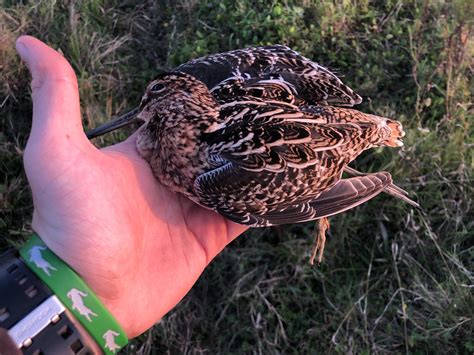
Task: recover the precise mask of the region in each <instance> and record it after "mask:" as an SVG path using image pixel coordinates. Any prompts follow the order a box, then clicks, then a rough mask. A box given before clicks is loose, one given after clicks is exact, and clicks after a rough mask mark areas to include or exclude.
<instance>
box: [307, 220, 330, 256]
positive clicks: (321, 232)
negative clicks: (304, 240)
mask: <svg viewBox="0 0 474 355" xmlns="http://www.w3.org/2000/svg"><path fill="white" fill-rule="evenodd" d="M328 229H329V219H327V218H326V217H323V218H321V219H319V221H318V232H317V233H316V234H315V236H314V237H315V239H314V247H313V253H312V254H311V259H310V260H309V262H310V264H311V265H314V259H315V258H316V255H318V264H321V261H322V260H323V253H324V247H325V245H326V231H327V230H328Z"/></svg>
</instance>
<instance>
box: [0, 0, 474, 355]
mask: <svg viewBox="0 0 474 355" xmlns="http://www.w3.org/2000/svg"><path fill="white" fill-rule="evenodd" d="M74 3H75V2H73V1H53V0H44V1H41V2H36V1H22V2H17V1H6V0H4V1H3V2H2V4H3V5H0V6H2V7H1V8H0V69H1V73H2V82H1V83H0V110H1V111H0V112H1V120H0V168H1V175H0V206H1V208H0V232H1V235H2V236H9V237H7V238H4V239H2V241H1V245H2V247H6V246H7V245H18V244H19V243H20V241H21V240H22V239H23V238H24V237H26V236H27V235H28V234H29V233H30V232H31V227H30V224H29V223H30V219H31V213H32V201H31V196H30V192H29V190H28V185H27V181H26V178H25V175H24V173H23V169H22V150H23V148H24V146H25V142H26V139H27V136H28V132H29V126H30V121H31V99H30V97H29V86H28V82H29V77H28V73H27V71H26V69H25V67H24V66H23V65H22V64H21V63H20V61H19V59H18V57H17V55H16V53H15V51H14V40H15V38H16V37H17V36H18V35H20V34H25V33H28V34H32V35H35V36H37V37H38V38H40V39H42V40H43V41H45V42H47V43H49V44H50V45H52V46H53V47H55V48H57V49H60V50H61V51H62V52H63V53H64V55H65V56H66V58H68V59H69V60H70V62H71V63H72V65H73V67H74V69H75V70H76V73H77V76H78V79H79V86H80V92H81V105H82V114H83V118H84V125H85V126H86V127H92V126H95V125H96V124H98V123H99V122H102V121H104V120H106V119H107V118H108V117H110V116H111V115H115V114H118V113H121V112H123V111H125V110H126V109H128V108H131V107H133V106H134V105H135V104H137V103H138V101H139V99H140V96H141V93H142V91H143V88H144V86H145V84H146V83H147V81H149V80H150V79H151V78H153V77H154V76H155V75H156V74H158V73H159V72H162V71H164V70H167V69H171V68H173V67H174V66H175V65H178V64H180V63H182V62H184V61H186V60H188V59H190V58H192V57H196V56H200V55H204V54H207V53H213V52H218V51H225V50H229V49H234V48H239V47H244V46H248V45H258V44H270V43H283V44H287V45H289V46H291V47H292V48H294V49H296V50H298V51H300V52H301V53H302V54H304V55H305V56H307V57H310V58H313V59H314V60H316V61H318V62H319V63H321V64H323V65H325V66H328V67H330V68H331V69H334V70H337V72H338V73H339V74H341V75H343V76H344V81H345V82H347V83H348V84H349V85H350V86H351V87H352V88H354V89H355V90H356V91H357V92H358V93H359V94H361V95H362V96H363V97H364V103H363V104H362V105H360V109H361V110H364V111H366V112H373V113H378V114H381V115H385V116H388V117H394V118H397V119H399V120H401V121H402V123H403V124H404V126H405V128H406V129H405V130H406V131H407V137H406V139H405V146H404V147H403V148H402V149H398V150H397V149H388V148H385V149H373V150H371V151H369V152H367V153H366V154H364V155H363V156H362V157H360V159H358V161H357V162H356V165H355V167H357V168H358V169H360V170H364V171H377V170H388V171H390V172H391V173H392V174H393V176H394V178H395V180H396V181H397V182H398V183H399V184H400V186H402V187H404V188H406V189H407V190H409V191H410V192H411V194H412V195H413V196H416V198H417V200H418V201H419V202H420V203H421V205H422V206H423V208H424V212H419V211H414V210H412V209H411V208H410V207H409V206H407V205H405V204H403V203H402V202H400V201H397V200H394V199H393V198H390V197H388V196H381V197H378V198H376V199H374V200H372V201H370V202H368V203H366V204H365V205H363V206H361V207H359V208H356V209H354V210H351V211H349V212H346V213H344V214H342V215H339V216H336V217H334V218H332V219H331V223H332V228H331V235H330V237H329V240H328V244H327V247H326V252H325V260H324V262H323V264H322V265H321V266H319V267H318V266H311V265H309V263H308V259H309V254H310V251H311V246H312V242H313V240H312V233H313V231H312V229H313V224H311V223H309V224H306V225H295V226H284V227H280V228H271V229H259V230H252V231H250V232H249V233H247V235H246V236H244V237H242V238H240V239H238V240H237V241H236V242H234V243H233V244H232V245H231V246H230V247H229V248H227V249H226V250H225V251H224V252H223V253H222V254H221V255H220V256H219V257H218V258H216V260H215V261H214V262H213V263H212V264H211V266H210V267H209V268H208V270H207V271H206V272H205V273H204V275H203V276H202V277H201V279H200V280H199V281H198V283H197V284H196V286H195V287H194V288H193V290H192V291H191V292H190V294H189V295H188V296H187V297H186V298H185V299H184V300H183V301H182V302H181V303H180V304H179V305H178V306H177V307H176V308H175V309H174V310H173V311H171V312H170V313H169V314H168V315H167V316H166V317H165V318H164V319H163V320H162V321H161V322H160V323H159V324H157V325H156V326H155V327H154V328H152V329H150V330H149V331H148V332H147V333H145V334H143V335H142V336H141V337H139V338H138V339H137V340H135V341H133V342H132V344H131V345H130V346H129V348H128V349H127V350H126V351H125V352H126V353H135V352H137V351H139V350H140V351H142V353H145V354H151V353H204V352H207V353H333V352H337V353H350V352H352V353H366V354H368V353H389V352H397V353H419V354H421V353H443V354H446V353H460V354H463V353H466V354H467V353H472V352H473V351H474V340H473V338H472V334H473V333H474V329H473V328H474V327H473V324H474V322H473V320H472V315H473V314H474V298H473V295H472V287H473V278H474V277H473V260H474V248H473V247H472V239H473V237H474V232H473V231H474V222H473V221H474V214H473V212H472V204H473V197H474V194H473V190H474V189H473V185H474V184H473V181H472V171H473V167H474V156H473V149H472V147H473V144H474V132H473V112H472V102H471V100H472V92H473V82H472V77H473V72H472V71H473V67H472V57H473V54H474V45H473V41H472V39H471V37H472V35H473V28H472V22H470V21H472V19H473V18H474V6H473V3H472V1H469V0H464V1H463V0H457V1H456V0H454V1H441V0H439V1H394V0H390V1H384V2H381V1H380V2H371V3H369V2H368V1H355V0H353V1H349V0H344V1H328V0H324V1H321V2H316V1H314V2H311V1H303V0H301V1H285V2H278V1H250V0H241V1H236V2H234V1H222V2H221V1H217V0H207V1H197V0H181V1H178V2H172V1H161V2H159V3H160V4H161V5H157V4H154V2H146V3H142V2H139V1H132V0H129V1H123V2H117V3H115V2H113V1H99V0H96V1H83V2H77V3H76V4H74ZM157 3H158V2H157ZM123 138H124V133H116V134H112V135H110V136H108V137H105V138H103V139H102V141H101V143H102V144H104V145H106V144H111V143H112V142H115V141H118V140H120V139H123Z"/></svg>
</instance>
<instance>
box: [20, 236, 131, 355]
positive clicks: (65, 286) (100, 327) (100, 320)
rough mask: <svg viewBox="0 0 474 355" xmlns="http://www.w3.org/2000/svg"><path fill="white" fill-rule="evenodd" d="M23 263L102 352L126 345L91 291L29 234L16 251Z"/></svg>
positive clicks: (118, 327)
mask: <svg viewBox="0 0 474 355" xmlns="http://www.w3.org/2000/svg"><path fill="white" fill-rule="evenodd" d="M20 255H21V256H22V258H23V261H24V262H25V263H26V264H27V265H28V267H29V268H30V270H32V271H33V272H34V273H35V274H36V276H37V277H38V278H39V279H41V280H42V281H43V282H44V283H45V284H46V285H47V286H48V288H49V289H50V290H51V291H52V292H53V293H54V294H55V296H56V297H57V298H58V299H59V300H60V301H61V302H62V304H63V305H64V306H65V307H66V308H67V309H68V310H69V311H70V312H71V313H72V314H73V316H74V317H75V319H76V320H78V321H79V323H80V324H81V325H82V326H83V327H84V328H85V329H86V330H87V332H88V333H89V334H90V335H91V336H92V338H94V340H95V341H96V343H97V344H98V345H99V346H100V347H101V348H102V350H103V351H104V353H106V354H112V353H115V352H116V351H117V350H118V349H120V348H121V347H124V346H125V345H126V344H127V341H128V339H127V337H126V335H125V332H124V330H123V329H122V328H121V326H120V325H119V324H118V323H117V321H116V320H115V318H114V317H113V315H112V314H111V313H110V312H109V311H108V309H107V308H106V307H105V306H104V305H103V303H102V302H101V300H100V298H98V297H97V296H96V295H95V293H94V292H93V290H92V289H91V288H90V287H89V286H88V285H87V284H86V283H85V282H84V281H83V280H82V279H81V277H80V276H79V275H78V274H77V273H75V272H74V271H73V270H72V269H71V268H70V267H69V266H68V265H67V264H66V263H65V262H64V261H63V260H61V259H59V258H58V257H57V256H56V255H55V254H54V253H53V252H52V251H51V250H50V249H49V248H48V247H47V246H46V245H45V244H44V243H43V241H42V240H41V239H40V238H39V237H38V236H35V235H33V236H32V237H31V238H30V240H29V241H28V242H27V243H26V244H25V246H24V247H23V248H22V249H21V250H20Z"/></svg>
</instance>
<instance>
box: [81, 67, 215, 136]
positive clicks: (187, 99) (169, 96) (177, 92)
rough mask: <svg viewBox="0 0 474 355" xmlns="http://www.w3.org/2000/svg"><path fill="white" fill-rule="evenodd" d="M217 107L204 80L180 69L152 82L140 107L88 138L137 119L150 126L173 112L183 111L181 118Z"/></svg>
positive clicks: (171, 115)
mask: <svg viewBox="0 0 474 355" xmlns="http://www.w3.org/2000/svg"><path fill="white" fill-rule="evenodd" d="M215 106H216V102H215V100H214V99H213V97H212V95H211V94H210V93H209V90H208V88H207V87H206V86H205V85H204V84H203V83H202V82H201V81H199V80H197V79H196V78H194V77H193V76H191V75H188V74H184V73H180V72H171V73H165V74H161V75H159V76H158V77H157V78H155V79H154V80H153V81H151V82H150V83H149V84H148V86H147V88H146V90H145V93H144V95H143V96H142V99H141V102H140V105H139V106H138V107H137V108H135V109H133V110H131V111H130V112H128V113H126V114H124V115H122V116H120V117H118V118H116V119H114V120H112V121H109V122H107V123H104V124H103V125H101V126H99V127H96V128H94V129H92V130H90V131H89V132H87V137H88V138H89V139H91V138H95V137H98V136H100V135H103V134H105V133H108V132H111V131H114V130H116V129H118V128H121V127H124V126H127V125H129V124H131V123H134V122H142V123H143V124H144V125H146V124H147V123H148V122H150V121H152V120H156V121H162V120H166V119H169V120H173V119H176V115H173V114H171V113H177V112H182V113H183V115H181V117H184V116H193V113H196V114H197V115H196V116H199V114H201V113H204V112H205V111H206V110H209V108H214V107H215ZM169 123H170V124H172V122H169Z"/></svg>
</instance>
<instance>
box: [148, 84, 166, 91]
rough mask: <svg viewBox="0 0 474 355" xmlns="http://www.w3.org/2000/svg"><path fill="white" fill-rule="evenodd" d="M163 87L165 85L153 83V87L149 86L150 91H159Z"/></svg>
mask: <svg viewBox="0 0 474 355" xmlns="http://www.w3.org/2000/svg"><path fill="white" fill-rule="evenodd" d="M164 88H165V86H164V85H163V84H155V85H153V87H152V88H151V91H155V92H157V91H161V90H163V89H164Z"/></svg>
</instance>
